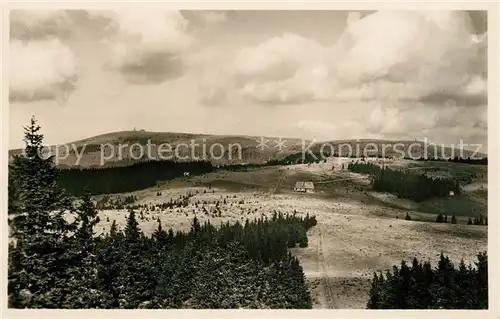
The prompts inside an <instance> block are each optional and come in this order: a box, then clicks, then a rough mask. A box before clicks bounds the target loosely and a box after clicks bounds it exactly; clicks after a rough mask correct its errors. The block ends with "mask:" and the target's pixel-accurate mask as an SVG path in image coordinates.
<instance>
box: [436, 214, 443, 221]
mask: <svg viewBox="0 0 500 319" xmlns="http://www.w3.org/2000/svg"><path fill="white" fill-rule="evenodd" d="M442 222H443V214H441V213H439V214H438V215H437V218H436V223H442Z"/></svg>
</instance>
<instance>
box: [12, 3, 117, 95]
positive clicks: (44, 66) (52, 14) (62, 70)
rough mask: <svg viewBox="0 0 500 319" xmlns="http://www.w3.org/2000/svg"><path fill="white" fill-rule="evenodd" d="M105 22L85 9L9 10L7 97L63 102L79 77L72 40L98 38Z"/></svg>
mask: <svg viewBox="0 0 500 319" xmlns="http://www.w3.org/2000/svg"><path fill="white" fill-rule="evenodd" d="M108 23H109V20H107V19H103V18H102V17H101V16H98V15H92V14H91V13H89V12H87V11H85V10H12V11H11V12H10V59H11V61H10V80H11V83H10V100H11V101H22V102H31V101H36V100H56V101H58V102H59V103H64V102H65V101H66V99H67V98H68V96H69V95H70V94H71V92H72V91H74V90H75V87H76V85H77V81H78V78H79V74H78V73H79V72H78V70H77V69H78V68H77V58H76V56H75V52H74V51H73V50H72V44H73V40H74V39H76V38H77V37H79V36H82V35H83V36H88V37H87V39H89V40H94V39H98V38H99V37H101V36H102V35H103V33H104V31H105V30H106V28H107V26H108Z"/></svg>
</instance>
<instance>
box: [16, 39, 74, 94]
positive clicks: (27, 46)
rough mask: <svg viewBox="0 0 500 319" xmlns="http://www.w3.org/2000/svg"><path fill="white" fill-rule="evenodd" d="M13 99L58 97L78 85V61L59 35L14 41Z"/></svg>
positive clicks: (68, 92)
mask: <svg viewBox="0 0 500 319" xmlns="http://www.w3.org/2000/svg"><path fill="white" fill-rule="evenodd" d="M9 62H10V63H9V75H10V83H9V85H10V87H9V89H10V90H9V91H10V94H9V99H10V101H12V102H14V101H24V102H29V101H34V100H44V99H49V100H56V101H59V102H61V103H64V101H65V100H66V99H67V97H68V95H69V94H70V93H71V92H72V91H73V90H74V89H75V86H76V82H77V80H78V65H77V61H76V59H75V56H74V55H73V52H72V51H71V50H70V49H69V48H68V47H67V46H65V45H64V44H62V43H61V41H59V40H58V39H52V40H48V41H30V42H23V41H19V40H14V41H11V44H10V61H9Z"/></svg>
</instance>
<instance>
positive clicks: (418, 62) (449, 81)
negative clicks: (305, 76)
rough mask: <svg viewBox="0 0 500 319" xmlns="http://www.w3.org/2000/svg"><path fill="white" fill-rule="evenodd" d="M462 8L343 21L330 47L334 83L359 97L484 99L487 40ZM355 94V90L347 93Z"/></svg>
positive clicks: (475, 101)
mask: <svg viewBox="0 0 500 319" xmlns="http://www.w3.org/2000/svg"><path fill="white" fill-rule="evenodd" d="M485 39H486V38H485V37H482V36H478V35H477V34H476V33H475V28H474V26H473V24H472V21H471V18H470V16H469V14H468V13H467V12H465V11H425V12H423V11H422V12H419V11H407V12H397V11H384V12H376V13H373V14H370V15H368V16H366V17H364V18H362V19H359V20H356V21H354V22H352V23H351V24H349V25H348V26H347V27H346V30H345V31H344V33H343V34H342V35H341V37H340V39H339V41H338V43H337V44H336V46H335V47H334V55H333V58H334V59H335V64H334V66H333V68H332V69H333V70H332V74H334V80H333V86H334V87H336V88H337V91H342V90H346V91H349V90H350V91H356V90H357V91H359V95H360V96H361V97H362V98H364V99H368V98H369V99H373V100H388V99H389V100H391V99H396V100H400V99H403V100H415V101H418V100H422V101H426V102H432V103H436V104H439V103H444V102H445V101H446V100H448V99H456V100H457V103H463V104H467V105H469V104H472V105H479V104H484V101H485V98H486V94H485V92H480V93H478V92H474V93H473V92H470V91H469V90H468V88H470V86H471V85H472V84H474V83H478V77H480V79H479V82H481V81H482V82H485V81H486V75H485V70H486V68H487V67H486V57H485V52H486V49H485V48H486V41H485ZM352 97H353V98H354V96H352Z"/></svg>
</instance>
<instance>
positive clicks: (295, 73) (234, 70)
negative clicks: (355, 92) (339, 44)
mask: <svg viewBox="0 0 500 319" xmlns="http://www.w3.org/2000/svg"><path fill="white" fill-rule="evenodd" d="M303 48H307V50H304V49H303ZM323 59H324V56H323V50H322V46H321V45H320V44H319V43H317V42H315V41H313V40H309V39H306V38H303V37H301V36H298V35H295V34H291V33H285V34H283V35H281V36H279V37H274V38H271V39H269V40H267V41H265V42H263V43H260V44H259V45H257V46H254V47H245V48H242V49H241V50H238V51H237V52H236V53H235V54H234V56H232V57H230V59H229V62H226V63H225V66H224V67H223V68H222V69H221V68H219V69H217V70H215V68H214V67H212V68H207V69H206V70H205V71H207V72H208V73H206V76H205V77H202V85H201V87H202V88H203V89H202V90H201V95H202V100H203V101H204V102H207V101H208V102H209V103H211V104H216V103H219V104H224V103H225V102H227V100H225V99H227V98H229V97H232V99H231V100H234V99H240V100H242V101H243V102H245V101H246V102H255V103H259V104H266V105H277V104H300V103H303V102H307V101H310V100H314V99H320V98H321V97H322V95H323V93H324V90H325V83H324V81H323V80H324V79H325V78H326V77H327V76H328V70H327V69H326V67H325V66H324V64H323V63H322V60H323ZM213 73H216V74H217V75H218V76H217V80H216V81H210V80H209V79H210V78H211V75H212V74H213ZM204 79H208V81H207V80H204Z"/></svg>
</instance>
